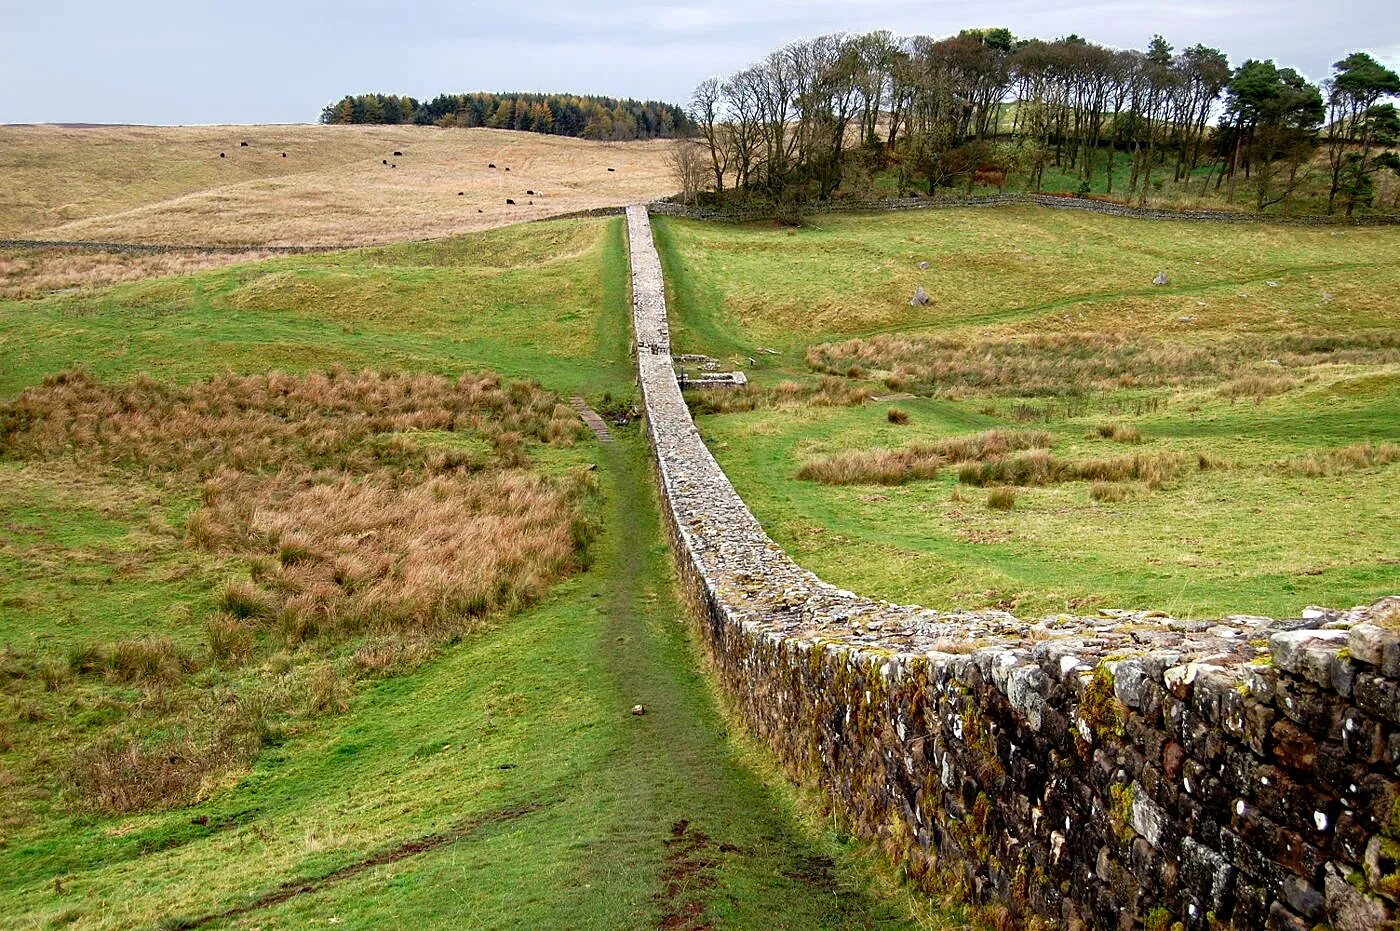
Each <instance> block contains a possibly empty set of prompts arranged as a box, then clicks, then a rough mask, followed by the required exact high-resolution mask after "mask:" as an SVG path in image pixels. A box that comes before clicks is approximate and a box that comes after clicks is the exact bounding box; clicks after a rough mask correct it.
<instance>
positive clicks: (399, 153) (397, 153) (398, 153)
mask: <svg viewBox="0 0 1400 931" xmlns="http://www.w3.org/2000/svg"><path fill="white" fill-rule="evenodd" d="M394 154H395V155H403V153H402V152H395V153H394Z"/></svg>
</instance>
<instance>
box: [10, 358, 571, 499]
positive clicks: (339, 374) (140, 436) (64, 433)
mask: <svg viewBox="0 0 1400 931" xmlns="http://www.w3.org/2000/svg"><path fill="white" fill-rule="evenodd" d="M423 431H445V432H454V433H475V434H479V435H481V436H484V437H485V438H486V439H487V440H488V441H489V442H490V443H491V445H492V446H493V447H494V448H495V451H496V452H497V454H498V455H501V456H506V457H513V456H515V455H516V454H517V453H518V449H519V444H520V440H521V437H528V438H530V439H534V440H539V441H545V442H554V443H565V444H567V443H571V442H572V441H573V440H575V439H577V438H580V437H582V436H583V435H584V434H585V432H586V428H585V427H584V426H583V424H582V422H581V421H579V419H578V416H577V415H576V414H574V413H573V411H572V410H571V409H570V408H569V407H567V406H566V405H562V404H560V403H559V402H558V399H557V398H556V397H555V396H554V395H552V394H550V393H548V392H545V391H543V390H541V389H540V388H539V387H538V386H535V385H532V384H528V383H524V382H513V383H509V384H507V383H503V382H502V381H501V380H500V378H499V377H497V376H495V375H492V374H484V375H463V376H461V377H459V378H457V379H455V380H454V379H447V378H442V377H440V376H434V375H401V374H392V373H380V372H358V373H349V372H344V371H332V372H329V373H315V374H311V375H306V376H296V375H286V374H282V373H279V372H273V373H270V374H266V375H248V376H239V375H228V376H223V377H219V378H214V379H210V380H207V381H201V382H196V383H193V384H190V385H175V384H171V383H167V382H159V381H156V380H154V379H151V378H148V377H144V376H141V377H138V378H136V379H135V380H134V381H131V382H129V383H126V384H107V383H102V382H98V381H96V380H95V379H93V378H92V377H91V376H89V375H87V374H86V373H84V372H82V371H70V372H64V373H61V374H58V375H53V376H50V377H48V378H46V379H45V380H44V382H43V384H41V385H39V386H36V387H33V388H29V389H27V390H25V391H24V392H23V393H22V394H20V396H19V397H18V398H16V399H15V400H14V401H12V402H10V403H9V404H6V405H4V406H2V407H0V455H3V456H6V457H9V458H15V459H44V458H65V459H68V458H71V459H76V460H78V461H80V462H86V463H96V464H102V465H104V466H112V465H116V466H121V467H127V468H132V467H134V468H139V469H141V470H143V471H148V472H193V473H194V474H197V475H212V474H214V473H216V472H219V471H221V470H227V469H232V470H234V471H240V472H249V471H259V470H265V469H270V468H278V469H283V470H285V469H288V468H291V467H297V466H300V467H307V468H311V467H315V468H328V469H338V470H342V471H350V472H367V471H371V470H373V469H375V468H377V467H384V468H389V469H393V468H397V467H401V466H402V465H403V464H404V460H405V457H409V458H414V459H416V460H418V461H417V465H418V467H419V468H420V469H423V470H426V471H430V472H438V471H442V472H451V471H474V470H476V469H479V468H481V467H483V466H484V465H485V460H484V459H483V458H482V457H480V456H477V455H473V454H472V452H471V451H470V450H464V449H451V448H449V449H444V450H424V449H422V448H421V447H420V445H419V444H418V442H417V441H416V440H415V439H414V435H415V434H420V433H422V432H423ZM372 437H383V438H384V442H382V443H379V444H377V445H376V444H373V443H369V442H368V441H369V440H370V439H371V438H372Z"/></svg>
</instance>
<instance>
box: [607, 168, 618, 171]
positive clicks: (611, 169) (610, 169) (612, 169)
mask: <svg viewBox="0 0 1400 931" xmlns="http://www.w3.org/2000/svg"><path fill="white" fill-rule="evenodd" d="M608 171H617V169H616V168H609V169H608Z"/></svg>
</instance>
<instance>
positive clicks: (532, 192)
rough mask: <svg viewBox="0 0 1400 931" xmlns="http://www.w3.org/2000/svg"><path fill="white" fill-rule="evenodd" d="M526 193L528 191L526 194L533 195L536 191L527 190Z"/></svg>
mask: <svg viewBox="0 0 1400 931" xmlns="http://www.w3.org/2000/svg"><path fill="white" fill-rule="evenodd" d="M525 193H526V194H531V195H533V194H534V193H535V192H534V191H526V192H525Z"/></svg>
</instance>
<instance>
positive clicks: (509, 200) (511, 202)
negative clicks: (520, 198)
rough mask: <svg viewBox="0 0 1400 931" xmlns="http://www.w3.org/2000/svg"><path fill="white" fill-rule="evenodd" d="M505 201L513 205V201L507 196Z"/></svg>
mask: <svg viewBox="0 0 1400 931" xmlns="http://www.w3.org/2000/svg"><path fill="white" fill-rule="evenodd" d="M506 203H508V204H510V205H511V206H512V207H514V206H515V201H513V200H511V199H510V198H509V197H507V198H506Z"/></svg>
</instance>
